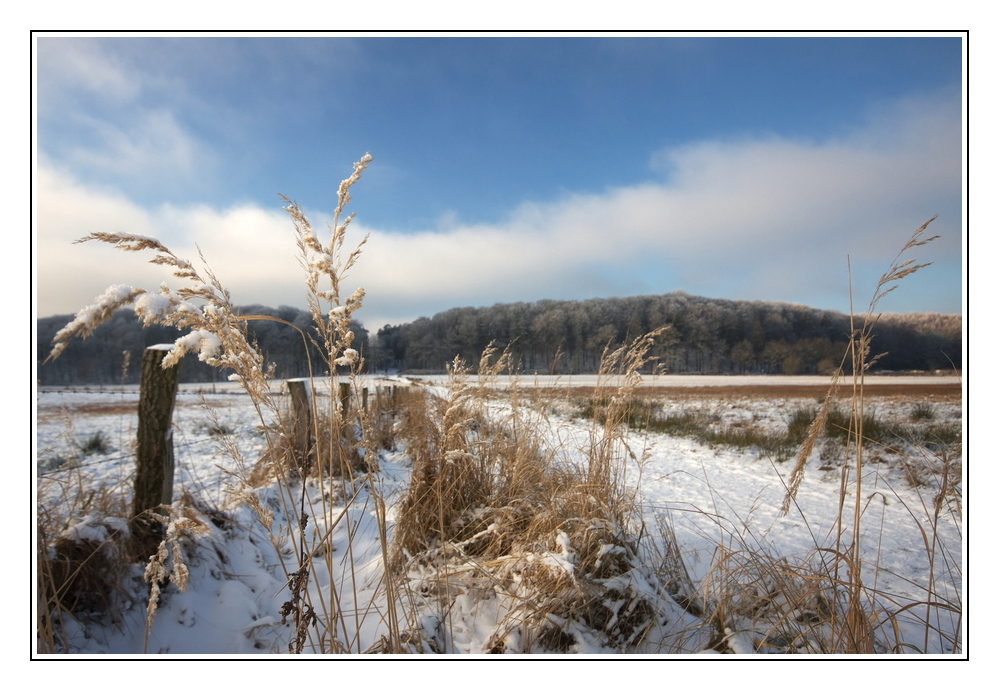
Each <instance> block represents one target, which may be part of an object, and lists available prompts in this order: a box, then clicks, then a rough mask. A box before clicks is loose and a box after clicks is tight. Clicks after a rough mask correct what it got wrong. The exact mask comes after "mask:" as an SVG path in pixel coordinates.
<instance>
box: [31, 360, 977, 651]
mask: <svg viewBox="0 0 999 691" xmlns="http://www.w3.org/2000/svg"><path fill="white" fill-rule="evenodd" d="M421 379H422V380H423V381H424V382H425V383H426V384H429V385H436V384H438V383H439V380H436V379H433V380H430V379H428V378H421ZM658 379H659V380H660V381H657V382H649V383H650V385H656V386H664V385H669V386H676V385H677V383H676V382H675V381H670V382H669V383H668V384H666V383H664V382H663V381H661V380H662V379H663V377H660V378H658ZM671 379H673V380H677V379H678V380H685V381H687V382H691V384H690V385H692V386H705V385H712V384H719V385H723V383H724V381H725V380H726V379H727V380H728V382H729V383H730V384H731V383H734V382H733V381H732V380H731V379H730V378H715V379H714V380H713V381H712V382H705V381H699V382H698V383H696V384H695V383H693V382H694V381H695V380H703V379H704V378H701V377H675V378H671ZM774 379H779V382H778V383H780V384H783V385H787V384H790V383H792V382H790V381H789V380H788V379H787V378H774ZM893 379H894V383H897V382H899V381H902V380H901V379H900V378H893ZM930 379H931V380H932V382H933V383H937V382H940V381H941V379H940V378H930ZM819 381H820V382H824V381H825V380H822V379H821V378H819ZM523 383H525V384H530V383H531V382H530V381H529V380H525V382H523ZM569 383H570V384H571V385H573V386H586V385H592V384H593V383H595V382H589V381H581V380H579V379H578V378H577V379H575V380H573V381H571V382H569ZM743 383H744V382H743ZM751 383H753V384H759V383H762V380H761V378H752V380H751ZM809 383H811V382H809ZM199 390H200V393H199V392H198V391H199ZM137 398H138V394H137V391H136V390H135V389H134V388H123V389H117V390H91V391H84V390H73V391H69V390H42V391H39V392H38V395H37V415H36V419H37V439H36V442H37V445H36V459H35V461H36V468H37V473H38V498H39V504H40V510H44V511H46V512H48V521H49V522H50V523H51V524H53V525H56V526H59V527H60V528H65V529H69V530H71V531H75V533H76V534H79V535H93V536H97V537H99V536H101V535H106V534H107V533H108V532H109V531H111V530H114V529H115V527H116V525H115V524H114V522H113V521H105V522H103V523H102V522H101V521H100V519H99V518H98V517H96V515H97V512H96V511H94V510H90V511H88V507H83V508H82V509H81V507H80V506H79V504H78V503H76V504H74V503H75V502H78V499H75V498H74V497H75V496H76V495H75V494H74V492H75V488H78V487H80V486H83V487H88V488H95V489H96V488H99V487H103V488H106V489H108V490H109V491H110V492H111V494H118V495H119V496H122V495H125V496H127V494H128V492H130V489H131V474H132V472H133V463H134V462H133V459H132V443H133V442H132V440H133V439H134V436H135V418H134V409H135V405H136V401H137ZM872 401H873V403H872V405H873V407H874V408H875V409H876V410H877V411H878V412H879V414H881V415H883V416H885V417H889V418H890V417H898V418H899V419H907V418H908V417H909V415H910V413H911V412H912V409H913V407H914V406H915V405H916V404H917V403H918V401H916V400H905V399H898V398H892V399H880V400H879V399H878V398H876V397H875V398H873V399H872ZM814 404H815V400H814V399H794V398H791V399H788V398H780V399H770V398H761V397H759V396H755V397H739V396H726V395H724V393H722V390H720V393H719V396H718V397H716V398H703V399H700V400H699V401H696V402H695V401H685V402H684V403H683V404H682V405H683V406H685V407H687V408H689V407H690V406H700V407H702V408H704V409H705V410H707V411H708V412H710V413H711V414H712V415H713V416H714V417H715V419H718V420H720V421H725V422H726V423H738V422H740V421H741V422H743V423H745V424H750V423H751V424H754V425H757V426H767V425H771V426H775V427H776V426H780V425H781V424H784V423H786V420H787V417H788V415H789V413H790V412H791V411H793V410H794V409H796V408H797V407H801V406H805V405H813V406H814ZM497 405H502V402H499V403H497ZM668 405H671V404H669V403H667V406H668ZM672 405H676V406H679V405H680V404H679V403H674V404H672ZM932 405H933V407H934V410H935V413H936V417H935V421H936V422H940V423H943V422H955V423H956V424H960V420H961V415H962V409H961V401H960V399H959V398H956V397H954V398H952V399H950V400H947V401H941V400H936V401H934V402H933V404H932ZM206 406H207V408H206ZM208 408H210V409H211V410H213V411H214V413H213V414H209V412H208ZM570 412H571V411H570V410H569V409H564V410H560V409H559V405H557V404H552V406H551V408H550V409H549V413H553V414H552V415H551V417H550V419H551V420H552V421H553V428H552V431H551V435H552V440H553V443H555V444H559V445H561V446H563V447H564V448H572V447H573V445H574V444H576V443H577V441H576V440H579V439H582V438H584V437H585V435H586V434H588V433H589V430H590V423H589V422H587V421H584V420H578V419H572V418H571V417H569V415H568V413H570ZM174 423H175V433H174V434H175V437H174V440H175V445H176V463H177V472H176V477H175V480H176V481H175V497H178V496H179V495H180V494H182V492H183V491H184V490H187V491H188V492H189V493H190V494H192V495H194V496H196V497H197V498H198V501H199V502H200V503H201V504H203V505H204V506H207V507H209V508H213V509H219V510H225V511H228V512H230V514H231V515H230V518H231V519H232V522H231V523H227V524H225V525H224V526H222V527H220V526H214V527H211V531H210V533H209V534H208V535H207V536H204V537H202V538H200V539H201V542H202V544H203V545H210V546H211V547H212V549H201V550H198V552H197V554H196V555H194V558H192V559H190V560H189V563H188V566H189V568H190V572H191V576H190V583H189V585H188V587H187V590H186V592H180V591H179V590H177V589H176V587H174V586H168V587H167V588H166V589H165V590H164V595H163V597H162V598H161V601H160V605H159V610H158V612H157V613H156V616H155V618H154V620H153V624H152V627H151V629H150V630H149V632H148V637H147V635H146V626H145V622H146V601H145V599H144V597H145V595H144V594H147V593H148V586H147V585H145V584H144V583H143V582H142V573H141V569H140V568H139V567H136V568H135V569H134V570H133V572H132V573H130V574H129V575H128V577H127V578H126V588H125V591H124V592H122V593H119V594H118V595H116V597H118V598H120V602H121V603H122V604H123V608H124V613H123V615H122V617H121V618H120V619H119V620H117V621H114V622H96V621H93V622H82V623H80V624H79V625H71V626H69V631H70V634H71V636H70V640H69V641H68V644H69V646H70V648H71V651H72V652H73V653H77V654H84V655H88V654H90V655H134V654H142V653H143V652H146V653H149V654H156V653H161V654H170V655H182V656H195V655H210V656H220V655H251V654H252V655H260V654H272V653H274V654H276V653H284V652H286V651H287V649H288V644H289V637H290V635H291V627H290V626H289V625H287V624H282V623H281V620H282V616H281V614H280V609H281V606H282V603H283V602H285V601H286V600H287V598H288V592H287V589H286V587H285V586H286V582H287V578H286V572H287V571H288V570H289V569H290V565H291V564H293V563H294V559H293V558H290V557H291V556H292V555H290V554H289V552H290V547H289V546H288V545H280V544H278V545H275V544H274V543H273V542H272V541H271V540H270V539H269V537H268V536H267V534H266V531H265V530H263V528H262V527H261V526H260V524H259V522H258V521H257V520H256V518H255V516H254V514H253V512H252V511H251V510H250V509H249V507H247V506H246V505H245V504H241V505H239V507H238V508H234V506H236V505H235V504H234V503H233V500H232V497H231V496H230V495H229V494H227V492H226V488H227V486H230V485H231V481H230V479H229V478H230V475H228V474H227V471H230V472H237V473H239V472H241V469H239V468H238V467H236V465H237V464H236V462H235V461H234V460H233V458H232V456H231V455H230V454H227V453H225V452H224V450H223V449H222V446H221V443H220V437H219V435H218V434H217V431H218V428H224V429H225V430H226V431H227V432H228V436H229V438H230V439H232V440H234V441H235V442H236V443H237V445H238V448H239V449H240V452H241V453H242V455H243V458H244V459H246V461H247V463H248V464H252V462H253V461H255V460H256V459H257V458H259V456H260V455H261V453H262V452H263V450H264V446H265V444H264V440H263V437H262V436H261V433H260V430H259V429H258V425H259V422H258V421H257V420H256V418H255V414H254V411H253V408H252V407H251V405H250V402H249V399H248V397H247V396H246V395H244V394H241V393H239V392H238V390H236V389H234V388H231V387H230V386H228V385H217V386H215V387H212V386H211V385H207V386H205V385H200V386H187V387H182V390H181V392H180V394H179V395H178V401H177V407H176V410H175V413H174ZM98 433H100V434H101V435H103V438H104V440H105V441H106V448H105V449H103V451H101V452H96V453H90V454H89V455H88V454H84V453H83V452H82V451H81V447H82V446H85V444H86V442H87V441H88V440H90V439H92V438H93V437H94V435H96V434H98ZM631 445H632V448H633V449H636V450H640V453H638V454H637V456H638V457H639V458H641V459H642V460H641V461H640V462H636V461H635V460H632V461H629V463H628V466H627V469H626V475H625V479H626V482H629V483H634V484H637V485H638V486H639V488H640V493H641V497H642V504H643V506H644V507H645V510H646V512H647V515H648V523H649V524H650V525H654V523H655V515H656V514H657V513H658V514H660V515H661V514H662V512H664V511H666V512H668V515H669V516H670V518H671V520H672V523H673V525H674V529H675V531H676V534H677V538H678V540H679V543H680V547H681V549H682V551H683V553H684V559H685V563H686V565H687V567H688V569H690V571H691V577H692V578H693V580H694V581H695V582H698V581H700V580H701V579H703V578H704V577H705V576H706V574H707V573H708V570H709V568H710V567H711V564H712V560H713V557H714V554H715V551H716V548H717V546H718V545H719V544H721V545H726V546H729V547H730V548H733V549H736V548H739V547H740V546H749V547H752V548H758V549H761V550H766V551H768V552H770V553H772V554H774V555H780V556H788V557H803V556H805V555H806V554H808V553H809V552H810V551H811V550H813V549H814V548H815V547H816V546H817V545H828V541H829V539H830V538H829V535H830V534H831V533H832V532H833V531H834V530H835V527H836V526H835V520H836V515H837V496H838V489H839V482H840V472H841V471H840V468H839V467H838V465H835V464H830V463H828V462H827V460H826V459H824V458H823V457H822V450H821V449H816V450H815V452H814V453H813V457H812V459H811V460H810V462H809V467H808V470H807V473H806V476H805V479H804V482H803V484H802V486H801V489H800V491H799V493H798V499H797V506H796V507H795V508H793V509H792V510H791V512H790V513H789V514H788V515H787V516H785V517H782V516H780V515H779V513H778V509H779V507H780V504H781V500H782V498H783V495H784V482H786V480H787V478H788V475H789V473H790V469H791V468H790V466H791V464H792V463H791V462H788V463H785V464H775V463H772V462H771V460H769V459H767V458H766V457H763V456H761V455H760V453H759V452H756V451H746V452H743V451H736V450H731V449H728V448H721V447H719V448H710V447H707V446H704V445H702V444H699V443H696V442H693V441H690V440H686V439H679V438H671V437H667V436H664V435H656V434H636V435H635V436H634V437H633V438H632V440H631ZM886 456H888V454H881V458H880V459H879V460H881V461H882V462H881V463H878V462H873V463H871V464H869V465H868V466H867V473H868V475H867V477H865V481H864V482H865V485H864V486H865V495H866V496H868V497H869V498H870V501H869V503H868V505H867V507H866V509H865V511H866V512H868V514H867V516H866V517H865V525H867V526H868V527H869V528H868V532H867V533H866V534H865V536H864V556H865V559H866V560H869V561H871V562H874V561H877V562H878V563H880V564H881V566H882V569H883V570H882V571H881V572H878V573H877V574H876V575H875V574H869V576H868V577H867V578H866V579H865V580H867V581H868V582H870V581H871V579H873V578H875V576H876V578H877V583H876V584H877V587H878V588H879V589H882V590H884V591H887V592H891V593H896V594H900V595H903V596H908V597H911V598H912V599H913V600H919V599H921V598H920V589H921V588H923V587H925V586H926V580H927V564H926V552H925V549H924V543H923V534H922V532H921V530H922V529H925V527H926V521H925V520H923V519H922V518H921V517H920V516H919V515H918V513H917V515H916V516H914V515H913V513H912V512H911V511H910V509H912V508H913V507H920V506H922V505H923V504H924V503H930V502H931V501H932V492H933V491H934V488H933V487H932V486H926V487H923V488H919V487H917V486H914V485H913V483H912V482H910V481H908V479H907V478H908V475H907V474H906V473H905V472H904V469H903V468H902V467H901V466H900V465H899V464H897V463H895V462H893V459H892V458H889V457H886ZM932 462H933V459H932V458H929V457H927V459H926V463H927V464H932ZM380 467H381V472H380V474H379V480H378V481H379V483H380V485H381V488H382V493H383V495H384V496H386V498H387V500H388V503H389V505H390V506H389V518H390V519H391V516H392V510H391V502H392V501H393V500H394V499H398V498H399V497H400V496H401V494H402V492H403V491H404V488H405V486H406V482H407V480H408V459H407V458H406V456H405V454H404V453H403V452H401V451H399V450H397V451H394V452H385V453H384V454H383V456H382V457H381V458H380ZM312 489H314V488H310V491H312ZM258 496H259V499H260V500H261V502H262V503H263V504H264V505H265V506H269V507H270V508H271V509H272V510H273V511H274V512H275V513H276V514H278V516H279V518H280V512H281V509H280V506H281V503H280V500H279V498H278V497H277V496H276V494H275V493H273V492H271V493H268V491H266V490H264V491H261V492H259V493H258ZM91 508H92V507H91ZM373 513H374V507H373V505H372V504H371V502H370V499H369V498H368V497H367V495H366V494H364V493H362V494H359V495H358V496H356V497H354V500H353V502H352V503H350V504H349V505H348V506H347V508H346V510H345V511H344V512H343V515H342V516H340V520H339V522H338V523H337V525H336V526H334V527H333V528H332V529H333V530H334V531H337V532H335V534H334V544H340V543H341V541H339V540H338V539H337V535H338V534H339V533H340V532H342V533H343V536H344V540H343V541H344V542H345V541H346V531H351V534H352V535H353V538H352V542H351V544H352V553H351V557H352V561H353V564H354V565H355V574H356V583H355V586H354V587H352V588H350V589H348V591H349V592H348V598H349V600H350V601H346V602H342V603H341V605H342V607H343V609H344V611H350V612H353V613H354V614H353V621H352V623H351V624H350V626H351V627H352V629H351V636H353V638H352V639H351V646H350V647H351V650H353V651H364V650H367V649H368V648H369V647H370V646H372V645H374V644H375V643H376V642H377V640H378V636H379V625H378V621H379V620H378V616H377V615H376V613H374V612H372V611H370V610H369V609H366V605H365V603H367V602H369V601H376V602H377V601H378V599H379V598H380V597H381V585H380V581H379V577H380V575H381V565H380V562H379V558H378V554H379V550H378V536H377V531H376V524H375V520H374V517H373ZM87 516H91V517H87ZM81 520H82V523H81ZM939 530H940V536H941V538H942V541H943V542H944V543H945V544H946V545H947V546H948V548H949V549H950V550H951V553H952V556H954V557H955V558H956V560H957V562H958V563H961V561H962V553H961V552H962V544H963V534H964V533H963V528H962V526H961V525H959V524H957V523H955V522H953V521H951V522H945V523H943V524H942V525H941V526H940V528H939ZM344 557H345V555H336V557H335V559H333V560H331V563H333V562H334V561H335V562H336V563H337V564H340V565H341V566H340V568H344V566H343V564H342V561H338V560H342V558H344ZM938 576H939V580H938V582H937V583H936V588H937V589H938V590H940V591H941V592H942V593H945V594H946V595H948V596H954V597H958V596H959V595H960V594H958V593H953V592H951V591H952V579H950V578H947V577H944V576H941V575H940V574H938ZM318 585H319V586H320V587H321V586H322V583H320V584H318ZM468 606H469V607H473V604H469V605H468ZM482 616H483V617H484V618H485V619H488V616H489V613H485V612H484V613H482ZM458 619H460V621H462V622H474V621H475V618H474V616H472V615H469V616H468V617H464V618H461V617H459V618H458ZM487 629H488V627H487V626H484V627H482V628H481V629H477V628H476V627H475V626H474V625H466V626H465V628H464V629H463V630H462V631H460V632H458V633H459V634H460V635H456V637H455V640H456V643H457V644H458V646H459V649H458V650H456V651H455V652H461V653H470V654H477V653H482V652H484V650H485V646H486V638H487V636H488V633H489V632H488V630H487ZM903 635H904V636H909V635H911V636H913V637H916V636H917V632H916V631H915V630H914V631H912V632H906V631H903ZM918 637H919V641H918V642H919V644H920V647H922V644H923V640H922V637H921V634H920V635H919V636H918ZM933 645H934V644H933V643H932V642H931V649H932V651H933V652H935V653H948V652H952V651H950V650H944V649H940V647H939V646H937V647H933ZM581 652H611V651H602V650H599V649H594V650H583V651H581ZM687 652H690V653H696V652H698V651H697V650H688V651H687Z"/></svg>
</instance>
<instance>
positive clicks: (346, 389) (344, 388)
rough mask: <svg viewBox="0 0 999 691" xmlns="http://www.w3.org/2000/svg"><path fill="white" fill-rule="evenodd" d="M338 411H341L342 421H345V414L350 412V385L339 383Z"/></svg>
mask: <svg viewBox="0 0 999 691" xmlns="http://www.w3.org/2000/svg"><path fill="white" fill-rule="evenodd" d="M340 409H341V410H342V411H343V419H344V420H346V419H347V412H348V411H349V410H350V384H349V383H348V382H340Z"/></svg>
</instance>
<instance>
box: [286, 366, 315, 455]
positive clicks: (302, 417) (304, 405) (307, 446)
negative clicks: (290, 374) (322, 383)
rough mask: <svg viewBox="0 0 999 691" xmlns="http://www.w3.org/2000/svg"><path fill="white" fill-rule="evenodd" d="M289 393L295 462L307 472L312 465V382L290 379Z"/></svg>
mask: <svg viewBox="0 0 999 691" xmlns="http://www.w3.org/2000/svg"><path fill="white" fill-rule="evenodd" d="M288 393H290V394H291V411H292V419H293V420H294V422H293V423H292V425H293V427H292V434H293V435H294V444H295V461H296V463H297V464H298V467H299V468H300V469H301V470H302V471H303V472H305V471H307V470H308V469H309V467H310V466H311V465H312V463H311V460H312V459H311V449H312V440H311V436H310V432H311V431H312V401H311V398H312V396H311V394H312V388H311V382H310V381H309V380H308V379H289V380H288Z"/></svg>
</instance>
